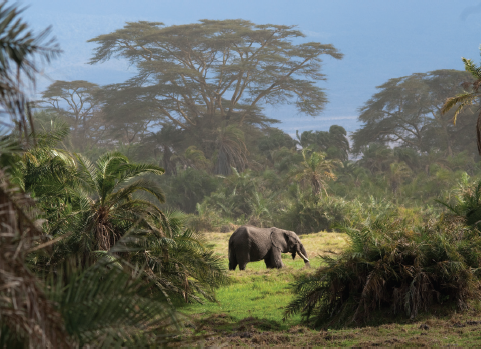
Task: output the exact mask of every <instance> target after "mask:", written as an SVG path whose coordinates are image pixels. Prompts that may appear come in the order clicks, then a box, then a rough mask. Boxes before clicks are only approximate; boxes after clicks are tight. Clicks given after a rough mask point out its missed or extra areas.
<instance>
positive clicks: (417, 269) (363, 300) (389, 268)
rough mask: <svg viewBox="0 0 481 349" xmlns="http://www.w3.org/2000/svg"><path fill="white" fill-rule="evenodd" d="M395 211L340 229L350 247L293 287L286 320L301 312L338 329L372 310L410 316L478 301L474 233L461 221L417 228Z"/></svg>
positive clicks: (480, 255) (478, 253)
mask: <svg viewBox="0 0 481 349" xmlns="http://www.w3.org/2000/svg"><path fill="white" fill-rule="evenodd" d="M393 212H395V211H393ZM393 212H391V214H384V215H381V216H379V217H377V218H376V219H373V220H371V219H367V220H366V221H364V223H363V224H362V225H361V226H360V227H358V228H357V229H354V228H348V229H346V233H347V235H348V237H349V239H350V241H351V245H350V247H349V248H348V249H347V250H346V251H344V252H343V253H341V254H340V255H339V257H338V258H331V257H322V259H323V260H324V262H325V266H322V267H320V268H319V269H318V270H317V271H316V272H314V273H313V274H308V275H305V276H301V277H300V278H299V279H298V280H297V281H296V282H295V283H294V284H293V285H292V287H293V291H294V293H295V294H296V296H295V298H294V300H293V301H292V302H291V303H290V304H289V305H288V307H287V308H286V310H285V317H287V316H290V315H292V314H294V313H297V312H301V313H302V315H303V317H304V318H305V319H306V320H307V321H312V322H314V324H315V325H316V326H322V325H329V326H340V325H345V324H348V323H352V322H354V323H362V322H364V321H366V320H367V319H369V316H370V315H371V313H372V312H373V311H374V310H376V309H390V310H391V311H392V313H393V314H396V313H399V312H404V313H405V314H406V315H407V316H408V317H410V318H415V317H416V316H417V315H418V312H419V311H422V310H428V309H429V306H430V305H432V304H433V303H442V302H446V301H450V302H456V304H457V305H458V306H459V307H460V308H464V307H466V306H467V301H468V300H470V299H475V300H481V292H480V289H481V284H480V281H479V279H478V276H479V275H478V274H479V271H478V268H479V266H480V265H479V264H480V261H481V237H480V234H479V231H477V230H471V229H470V228H469V227H466V226H465V225H464V224H463V223H462V221H461V220H459V219H458V220H456V219H451V220H438V221H434V220H432V221H430V222H429V223H427V224H426V225H425V226H423V227H421V228H417V229H416V228H413V225H412V224H408V223H407V222H406V221H404V220H402V219H400V218H398V217H397V215H395V214H393Z"/></svg>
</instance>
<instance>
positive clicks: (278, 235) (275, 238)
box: [271, 227, 289, 253]
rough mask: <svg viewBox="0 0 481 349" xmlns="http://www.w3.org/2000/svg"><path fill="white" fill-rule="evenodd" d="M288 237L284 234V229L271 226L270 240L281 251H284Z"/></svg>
mask: <svg viewBox="0 0 481 349" xmlns="http://www.w3.org/2000/svg"><path fill="white" fill-rule="evenodd" d="M288 239H289V237H288V236H287V235H286V231H285V230H282V229H278V228H275V227H273V228H271V241H272V243H273V244H274V245H275V246H276V247H277V248H280V249H281V251H282V252H284V253H285V252H286V250H287V245H288V242H289V240H288Z"/></svg>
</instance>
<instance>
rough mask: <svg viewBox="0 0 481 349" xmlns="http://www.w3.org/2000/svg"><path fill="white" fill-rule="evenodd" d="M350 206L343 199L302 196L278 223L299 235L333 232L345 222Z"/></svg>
mask: <svg viewBox="0 0 481 349" xmlns="http://www.w3.org/2000/svg"><path fill="white" fill-rule="evenodd" d="M348 206H349V204H348V203H347V202H346V201H345V200H344V199H342V198H339V197H335V196H324V197H322V198H316V197H314V196H312V195H300V196H299V198H298V199H297V200H294V201H293V202H292V203H291V204H290V205H289V206H288V207H287V208H286V209H285V210H284V211H283V212H281V214H280V216H279V219H278V221H279V222H280V224H281V225H280V226H282V227H283V228H284V229H289V230H293V231H295V232H296V233H297V234H308V233H312V232H319V231H324V230H326V231H331V230H332V227H333V225H334V224H337V223H340V222H343V221H344V220H345V217H346V215H347V211H348Z"/></svg>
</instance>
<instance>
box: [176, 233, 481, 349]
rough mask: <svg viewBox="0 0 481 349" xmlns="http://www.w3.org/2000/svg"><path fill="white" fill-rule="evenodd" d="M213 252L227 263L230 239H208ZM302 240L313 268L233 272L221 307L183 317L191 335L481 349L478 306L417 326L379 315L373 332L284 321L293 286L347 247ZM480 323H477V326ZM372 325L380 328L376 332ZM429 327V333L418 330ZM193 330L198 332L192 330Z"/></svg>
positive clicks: (297, 263) (299, 264)
mask: <svg viewBox="0 0 481 349" xmlns="http://www.w3.org/2000/svg"><path fill="white" fill-rule="evenodd" d="M205 237H206V239H207V241H208V242H209V244H210V245H211V246H212V247H213V248H214V250H215V252H216V253H218V254H219V255H221V256H222V257H223V258H225V263H226V268H227V243H228V240H229V237H230V234H221V233H209V234H205ZM301 240H302V241H303V244H304V246H305V248H306V250H307V253H308V254H309V259H311V265H312V267H313V268H311V269H306V268H304V263H303V261H302V260H301V259H299V258H296V260H294V261H293V260H292V258H291V256H290V255H288V254H286V255H284V256H283V262H284V263H285V264H286V268H283V269H280V270H277V269H266V267H265V265H264V262H255V263H249V264H247V268H246V271H244V272H241V271H239V270H236V271H230V272H229V275H230V277H231V279H232V283H231V284H230V285H228V286H224V287H222V288H220V289H219V290H218V291H217V293H216V297H217V300H218V303H208V302H206V303H205V304H189V305H186V306H183V307H182V308H181V312H182V313H184V314H186V315H187V316H188V317H189V318H190V319H191V321H190V326H188V327H187V328H186V334H188V333H199V332H200V333H202V334H204V335H205V339H204V344H205V345H208V346H211V345H213V346H215V345H222V344H227V345H244V346H254V345H262V346H271V345H276V346H433V345H435V346H448V345H449V346H453V345H455V346H479V345H481V316H480V315H481V313H480V312H479V308H480V307H479V305H478V306H473V307H472V309H470V310H469V311H467V312H464V313H462V314H459V313H456V310H455V308H448V307H438V308H436V309H433V310H432V312H431V314H421V315H420V316H419V317H418V318H417V319H416V321H411V320H409V319H407V318H406V317H404V316H402V315H400V316H399V317H398V318H396V319H395V323H392V322H393V321H394V320H393V318H392V317H389V316H384V315H383V314H381V313H379V314H376V315H374V316H373V317H374V319H373V321H372V322H371V326H364V327H362V328H356V327H350V328H344V329H339V330H328V331H320V332H319V331H315V330H313V329H310V328H307V327H306V326H304V325H302V324H301V323H300V317H299V316H294V317H291V318H289V319H288V320H287V321H286V322H283V321H282V317H283V307H284V306H285V305H286V304H287V303H288V302H289V301H290V300H291V299H292V297H293V295H292V294H291V292H290V290H289V284H290V283H291V282H292V281H294V279H295V276H296V275H299V274H300V273H306V272H310V271H312V270H313V269H314V268H316V267H318V266H319V265H320V263H321V260H320V259H319V258H316V256H318V255H325V254H330V255H333V254H335V253H339V252H340V251H341V250H342V249H343V248H345V247H346V246H347V240H346V238H345V236H344V234H340V233H324V232H322V233H317V234H309V235H302V236H301ZM478 322H479V323H478ZM374 323H381V324H382V325H379V326H374V325H373V324H374ZM424 324H427V325H428V326H429V329H428V330H423V329H420V326H421V325H424ZM192 328H194V329H195V330H194V329H192Z"/></svg>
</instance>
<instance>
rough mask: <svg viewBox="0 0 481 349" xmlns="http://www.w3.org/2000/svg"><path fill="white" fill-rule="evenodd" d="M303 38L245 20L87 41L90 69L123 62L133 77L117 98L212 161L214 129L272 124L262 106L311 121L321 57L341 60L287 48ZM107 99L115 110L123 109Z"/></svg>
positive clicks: (320, 101)
mask: <svg viewBox="0 0 481 349" xmlns="http://www.w3.org/2000/svg"><path fill="white" fill-rule="evenodd" d="M302 37H304V35H303V34H302V33H301V32H300V31H299V30H296V29H295V27H294V26H285V25H271V24H266V25H255V24H253V23H252V22H249V21H245V20H223V21H218V20H201V21H200V23H195V24H187V25H177V26H164V24H163V23H160V22H145V21H140V22H136V23H133V22H128V23H127V24H126V25H125V26H124V27H123V28H121V29H118V30H116V31H114V32H112V33H110V34H105V35H100V36H98V37H96V38H93V39H91V40H89V42H94V43H96V44H98V46H97V48H96V49H95V53H94V55H93V57H92V58H91V60H90V63H91V64H95V63H99V62H104V61H106V60H109V59H111V58H113V57H117V58H123V59H126V60H128V61H129V63H130V64H131V65H134V66H135V67H136V68H137V69H138V73H137V75H136V76H135V77H133V78H131V79H130V80H128V81H127V82H126V83H124V84H120V85H118V86H117V90H118V91H119V92H118V95H119V96H120V95H122V91H123V90H125V89H128V90H129V93H130V96H131V97H130V98H131V99H135V100H136V101H139V102H142V105H143V108H148V109H149V110H150V112H152V113H154V114H155V115H157V116H158V118H159V119H160V120H164V121H170V122H172V123H174V124H175V125H177V126H178V127H179V128H181V129H184V130H186V131H187V132H188V133H190V135H191V138H195V139H197V144H196V145H198V146H199V147H201V150H202V151H204V153H205V154H206V155H207V156H211V155H212V154H213V153H214V152H216V151H217V152H222V151H223V150H222V147H223V145H224V144H225V142H223V141H218V142H212V141H211V140H213V139H216V138H218V136H219V135H222V134H223V133H224V132H219V128H221V129H225V128H227V127H228V126H229V125H235V126H236V127H240V128H241V129H242V128H243V126H244V125H249V124H250V125H266V124H268V123H269V122H271V121H272V120H269V119H267V118H266V117H265V116H264V115H263V114H262V109H261V106H262V104H263V103H265V104H272V105H278V104H280V103H286V104H293V105H295V106H296V107H297V109H298V110H299V112H302V113H305V114H308V115H312V116H315V115H317V114H319V113H320V112H321V111H322V110H323V108H324V105H325V104H326V102H327V99H326V96H325V93H324V91H323V89H322V88H320V87H319V86H317V85H316V82H317V81H320V80H325V76H324V75H323V74H322V73H321V72H320V67H321V62H322V59H321V56H322V55H328V56H330V57H333V58H336V59H340V58H342V54H341V53H339V52H338V51H337V49H336V48H334V46H332V45H330V44H328V45H325V44H321V43H317V42H308V43H301V44H294V43H293V41H294V40H299V39H300V38H302ZM114 100H115V101H116V105H118V106H120V105H122V104H125V103H126V101H125V100H123V99H122V98H120V97H119V98H118V99H115V98H113V97H112V99H110V101H111V103H112V102H113V101H114ZM206 140H207V141H206ZM219 158H220V157H219ZM229 165H234V164H233V163H230V164H229Z"/></svg>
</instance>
